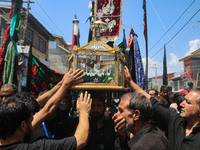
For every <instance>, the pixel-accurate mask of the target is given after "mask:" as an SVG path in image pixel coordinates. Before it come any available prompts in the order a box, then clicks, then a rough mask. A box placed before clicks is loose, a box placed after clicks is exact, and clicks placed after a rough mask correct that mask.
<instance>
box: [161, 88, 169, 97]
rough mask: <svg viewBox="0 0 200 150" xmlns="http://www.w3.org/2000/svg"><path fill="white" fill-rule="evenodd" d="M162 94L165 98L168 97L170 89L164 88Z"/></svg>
mask: <svg viewBox="0 0 200 150" xmlns="http://www.w3.org/2000/svg"><path fill="white" fill-rule="evenodd" d="M161 95H162V96H163V97H165V98H167V97H168V90H162V92H161Z"/></svg>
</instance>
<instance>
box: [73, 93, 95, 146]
mask: <svg viewBox="0 0 200 150" xmlns="http://www.w3.org/2000/svg"><path fill="white" fill-rule="evenodd" d="M76 104H77V105H76V107H77V111H78V113H79V123H78V126H77V129H76V132H75V134H74V136H75V137H76V140H77V149H81V148H83V147H84V146H85V145H86V143H87V139H88V134H89V118H88V117H89V113H90V110H91V104H92V99H91V98H90V94H88V92H85V95H84V98H83V93H81V95H80V98H79V99H78V100H77V103H76Z"/></svg>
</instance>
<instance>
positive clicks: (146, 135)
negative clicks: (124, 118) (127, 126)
mask: <svg viewBox="0 0 200 150" xmlns="http://www.w3.org/2000/svg"><path fill="white" fill-rule="evenodd" d="M167 144H168V140H167V138H166V136H165V134H164V133H163V132H162V131H161V130H160V129H159V128H158V127H157V126H155V125H153V124H147V125H145V126H144V127H143V128H142V129H140V130H139V131H138V132H137V133H136V134H135V136H134V137H133V138H132V139H130V141H128V145H129V148H130V150H166V148H167Z"/></svg>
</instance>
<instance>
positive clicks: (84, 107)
mask: <svg viewBox="0 0 200 150" xmlns="http://www.w3.org/2000/svg"><path fill="white" fill-rule="evenodd" d="M91 104H92V99H91V98H90V94H88V92H87V91H86V92H85V95H84V97H83V93H81V95H80V97H79V99H78V100H77V103H76V109H77V111H78V113H79V114H81V113H87V114H89V113H90V111H91Z"/></svg>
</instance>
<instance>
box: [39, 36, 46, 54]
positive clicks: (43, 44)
mask: <svg viewBox="0 0 200 150" xmlns="http://www.w3.org/2000/svg"><path fill="white" fill-rule="evenodd" d="M38 50H39V51H40V52H42V53H44V54H45V52H46V42H45V41H44V40H43V39H41V38H39V48H38Z"/></svg>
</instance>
